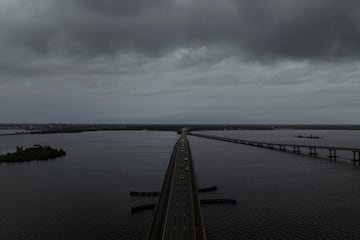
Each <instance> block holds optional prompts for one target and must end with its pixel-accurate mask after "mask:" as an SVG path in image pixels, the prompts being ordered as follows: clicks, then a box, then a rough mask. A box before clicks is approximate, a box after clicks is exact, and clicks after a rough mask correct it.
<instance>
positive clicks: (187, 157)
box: [146, 129, 206, 240]
mask: <svg viewBox="0 0 360 240" xmlns="http://www.w3.org/2000/svg"><path fill="white" fill-rule="evenodd" d="M194 173H195V170H194V164H193V160H192V156H191V151H190V145H189V142H188V140H187V138H186V129H183V130H182V132H181V136H180V139H179V140H178V141H177V143H176V145H175V147H174V150H173V153H172V156H171V159H170V162H169V165H168V168H167V172H166V175H165V179H164V182H163V185H162V188H161V192H160V196H159V200H158V202H157V204H156V207H155V212H154V216H153V219H152V222H151V225H150V228H149V231H148V234H147V238H146V239H148V240H154V239H156V240H159V239H163V240H164V239H171V240H176V239H179V240H180V239H186V240H205V239H206V236H205V229H204V225H203V220H202V216H201V211H200V202H199V198H198V186H197V184H196V181H195V174H194Z"/></svg>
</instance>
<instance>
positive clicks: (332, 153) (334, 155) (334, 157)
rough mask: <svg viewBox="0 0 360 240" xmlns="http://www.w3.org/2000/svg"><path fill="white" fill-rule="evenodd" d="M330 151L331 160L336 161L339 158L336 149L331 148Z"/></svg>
mask: <svg viewBox="0 0 360 240" xmlns="http://www.w3.org/2000/svg"><path fill="white" fill-rule="evenodd" d="M328 150H329V155H328V157H329V159H330V160H331V159H335V160H336V158H338V156H337V155H336V148H329V149H328Z"/></svg>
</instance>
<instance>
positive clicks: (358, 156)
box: [352, 151, 360, 162]
mask: <svg viewBox="0 0 360 240" xmlns="http://www.w3.org/2000/svg"><path fill="white" fill-rule="evenodd" d="M352 152H353V156H354V158H353V159H352V161H353V162H360V151H352Z"/></svg>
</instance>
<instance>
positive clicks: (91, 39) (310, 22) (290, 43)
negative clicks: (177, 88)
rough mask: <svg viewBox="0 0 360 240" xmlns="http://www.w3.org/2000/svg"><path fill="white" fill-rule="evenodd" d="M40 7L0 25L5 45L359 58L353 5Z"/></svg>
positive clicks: (235, 0) (272, 0)
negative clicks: (226, 49) (220, 49)
mask: <svg viewBox="0 0 360 240" xmlns="http://www.w3.org/2000/svg"><path fill="white" fill-rule="evenodd" d="M44 3H46V1H45V0H44V1H42V0H33V1H32V4H33V5H34V6H33V7H31V8H30V10H27V9H28V8H26V7H25V8H24V7H23V9H20V10H18V11H19V14H24V15H25V17H19V15H8V16H6V17H4V16H3V17H2V20H3V21H2V23H0V24H1V25H2V29H3V30H4V31H2V35H3V38H4V39H5V40H6V42H7V44H15V45H17V46H25V47H26V48H29V49H32V50H34V51H36V52H39V53H49V52H51V51H60V50H61V51H64V52H67V53H69V54H72V55H86V56H88V55H101V54H113V53H116V52H117V51H123V50H131V51H133V50H135V51H140V52H144V53H146V54H155V55H159V54H163V53H165V52H167V51H168V50H172V49H174V48H177V47H189V46H194V45H208V44H219V45H223V46H231V47H233V48H234V51H235V52H236V51H237V50H236V49H238V50H239V51H241V52H242V53H243V52H245V53H247V55H248V56H251V57H255V58H264V57H265V58H267V57H275V58H276V57H285V58H316V59H329V58H338V57H340V58H346V57H359V56H360V50H359V49H360V1H357V0H342V1H339V0H302V1H298V0H268V1H263V0H251V1H250V0H224V1H215V0H193V1H190V0H189V1H175V0H173V1H165V0H137V1H134V0H121V1H118V0H105V1H98V0H71V1H70V0H52V1H48V3H47V4H46V6H47V7H46V8H43V9H42V8H41V4H44ZM37 5H38V7H39V8H40V9H42V11H41V10H38V9H37V8H36V6H37ZM34 9H35V10H34ZM17 18H20V19H17ZM5 29H6V32H5Z"/></svg>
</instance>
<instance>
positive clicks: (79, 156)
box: [0, 130, 360, 240]
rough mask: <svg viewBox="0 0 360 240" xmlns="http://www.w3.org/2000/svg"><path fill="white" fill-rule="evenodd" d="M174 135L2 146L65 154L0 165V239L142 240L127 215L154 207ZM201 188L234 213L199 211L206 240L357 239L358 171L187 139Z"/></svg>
mask: <svg viewBox="0 0 360 240" xmlns="http://www.w3.org/2000/svg"><path fill="white" fill-rule="evenodd" d="M207 133H208V134H214V135H215V134H217V135H221V136H229V137H243V138H252V139H254V140H255V139H256V140H267V141H274V142H278V141H292V142H296V141H304V139H301V140H299V139H294V137H293V136H294V135H296V134H302V135H310V134H312V135H319V136H321V137H323V139H322V140H321V141H320V142H317V144H334V145H342V146H354V147H359V143H360V132H357V131H320V132H319V131H300V132H299V131H296V130H281V131H222V132H220V131H218V132H207ZM177 138H178V135H176V134H174V133H166V132H147V131H138V132H90V133H81V134H54V135H24V136H1V137H0V151H8V150H12V149H15V147H16V145H32V144H50V145H52V146H56V147H62V148H64V149H66V150H67V152H68V154H67V156H65V157H64V158H62V159H57V160H53V161H48V162H31V163H24V164H11V165H9V164H1V165H0V191H1V198H0V239H5V240H6V239H11V240H12V239H30V240H32V239H36V240H38V239H54V240H60V239H70V240H71V239H77V240H78V239H130V240H131V239H144V237H145V235H146V231H147V229H148V226H149V224H150V221H151V217H152V212H151V211H145V212H140V213H136V214H133V215H132V214H131V213H130V207H131V206H132V205H139V204H144V203H151V202H154V201H155V200H156V199H153V198H136V197H130V196H129V191H131V190H135V191H137V190H138V191H146V190H149V191H157V190H159V189H160V187H161V183H162V178H163V177H164V174H165V170H166V167H167V164H168V161H169V158H170V154H171V151H172V148H173V146H174V144H175V141H176V140H177ZM189 140H190V143H191V147H192V153H193V158H194V161H195V165H196V166H195V167H196V177H197V179H198V182H199V185H200V186H202V187H206V186H213V185H216V186H217V187H218V188H219V190H218V191H217V192H211V193H204V194H201V195H200V198H214V197H229V198H236V199H237V201H238V204H237V205H236V206H230V205H207V206H204V207H203V208H202V209H203V210H202V213H203V216H204V220H205V225H206V232H207V236H208V239H209V240H214V239H359V236H360V228H359V227H358V223H359V222H360V205H359V204H358V203H359V201H360V191H359V189H360V168H359V167H354V166H353V165H352V164H349V163H346V162H341V161H339V162H334V161H328V160H325V159H315V158H309V157H306V156H301V155H300V156H298V155H292V154H289V153H284V152H279V151H271V150H268V149H261V148H254V147H251V146H243V145H238V144H231V143H224V142H219V141H214V140H208V139H202V138H196V137H189Z"/></svg>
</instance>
